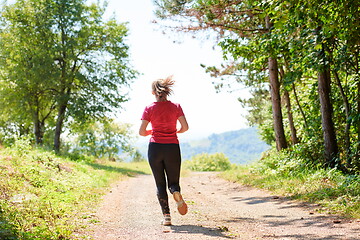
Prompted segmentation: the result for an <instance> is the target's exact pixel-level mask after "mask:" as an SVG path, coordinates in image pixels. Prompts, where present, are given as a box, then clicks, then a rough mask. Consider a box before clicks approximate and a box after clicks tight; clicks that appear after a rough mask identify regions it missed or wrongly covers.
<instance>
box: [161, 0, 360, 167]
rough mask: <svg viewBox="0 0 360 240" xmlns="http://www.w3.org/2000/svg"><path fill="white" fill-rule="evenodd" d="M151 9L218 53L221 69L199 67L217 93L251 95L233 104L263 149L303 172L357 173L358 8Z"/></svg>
mask: <svg viewBox="0 0 360 240" xmlns="http://www.w3.org/2000/svg"><path fill="white" fill-rule="evenodd" d="M155 3H156V6H157V10H156V14H157V16H158V18H159V20H158V21H157V23H158V24H160V25H162V26H165V27H164V31H167V32H169V33H171V32H172V31H175V32H182V33H184V34H192V35H193V36H194V37H196V36H198V35H200V34H202V35H203V36H205V37H208V38H209V40H211V41H215V42H216V44H217V45H218V46H220V47H221V49H222V53H223V58H224V64H222V65H221V66H203V67H204V69H205V70H206V71H207V72H208V73H209V74H211V76H213V77H214V79H215V80H214V84H215V87H216V88H217V89H218V90H219V91H226V90H230V91H231V90H232V89H233V88H235V86H237V84H241V85H244V86H247V87H248V88H249V89H250V91H251V93H252V97H251V98H248V99H241V98H239V101H240V102H241V103H242V104H243V106H244V107H246V108H247V109H248V111H249V115H248V118H247V119H248V121H249V123H250V124H251V125H254V126H259V129H260V134H261V135H262V138H263V140H265V141H266V143H268V144H270V145H273V146H274V148H276V149H277V151H284V150H285V151H292V152H295V153H296V154H297V155H298V156H300V158H301V159H302V161H303V163H305V164H308V165H309V166H321V167H324V168H332V169H339V170H341V171H343V172H345V173H359V170H360V144H359V143H360V119H359V118H360V96H359V94H360V75H359V67H360V65H359V51H360V40H359V39H360V8H359V7H360V3H359V2H356V1H351V0H331V1H330V0H325V1H323V0H321V1H319V0H315V1H307V0H290V1H283V0H279V1H278V0H274V1H266V0H265V1H254V0H208V1H206V0H179V1H177V0H158V1H155ZM213 34H215V37H213ZM214 39H215V40H214Z"/></svg>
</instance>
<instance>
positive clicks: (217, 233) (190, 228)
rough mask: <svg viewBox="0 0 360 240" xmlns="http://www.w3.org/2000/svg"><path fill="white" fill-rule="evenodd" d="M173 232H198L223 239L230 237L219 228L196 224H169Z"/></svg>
mask: <svg viewBox="0 0 360 240" xmlns="http://www.w3.org/2000/svg"><path fill="white" fill-rule="evenodd" d="M170 228H171V230H172V231H173V233H185V234H198V235H206V236H211V237H218V238H224V239H231V238H232V237H229V236H226V235H225V234H224V232H223V231H222V230H221V229H220V228H208V227H203V226H196V225H178V226H177V225H172V226H170Z"/></svg>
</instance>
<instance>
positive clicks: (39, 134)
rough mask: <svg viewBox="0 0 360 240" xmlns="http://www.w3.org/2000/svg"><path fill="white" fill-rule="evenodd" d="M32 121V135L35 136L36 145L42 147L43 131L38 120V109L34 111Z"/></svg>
mask: <svg viewBox="0 0 360 240" xmlns="http://www.w3.org/2000/svg"><path fill="white" fill-rule="evenodd" d="M33 121H34V134H35V142H36V145H42V144H43V138H44V131H43V126H42V124H41V121H40V119H39V111H38V109H36V110H35V111H34V113H33Z"/></svg>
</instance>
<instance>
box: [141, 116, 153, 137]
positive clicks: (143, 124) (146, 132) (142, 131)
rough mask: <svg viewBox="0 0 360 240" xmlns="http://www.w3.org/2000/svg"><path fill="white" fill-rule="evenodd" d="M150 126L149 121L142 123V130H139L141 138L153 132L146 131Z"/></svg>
mask: <svg viewBox="0 0 360 240" xmlns="http://www.w3.org/2000/svg"><path fill="white" fill-rule="evenodd" d="M148 124H149V121H146V120H142V121H141V125H140V129H139V134H140V136H144V137H145V136H148V135H150V134H151V133H152V130H146V127H147V126H148Z"/></svg>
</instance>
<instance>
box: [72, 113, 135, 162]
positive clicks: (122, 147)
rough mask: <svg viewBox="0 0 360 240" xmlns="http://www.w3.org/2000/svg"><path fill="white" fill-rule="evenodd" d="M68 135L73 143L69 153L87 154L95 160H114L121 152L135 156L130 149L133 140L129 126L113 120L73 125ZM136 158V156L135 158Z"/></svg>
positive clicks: (106, 119)
mask: <svg viewBox="0 0 360 240" xmlns="http://www.w3.org/2000/svg"><path fill="white" fill-rule="evenodd" d="M72 129H73V130H72V132H71V134H70V136H71V139H74V141H73V142H72V144H71V147H70V148H71V151H74V152H78V153H81V154H88V155H92V156H95V157H97V158H103V157H107V158H108V159H116V158H118V155H119V154H120V153H121V152H126V153H129V154H130V155H132V154H134V153H135V155H136V152H135V150H134V149H133V148H132V147H131V139H132V138H133V136H132V132H131V131H130V126H129V124H120V123H117V122H115V121H114V120H113V119H108V118H103V119H101V120H99V121H92V120H90V121H88V122H85V123H81V124H76V123H74V126H73V127H72ZM135 157H136V156H135Z"/></svg>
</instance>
